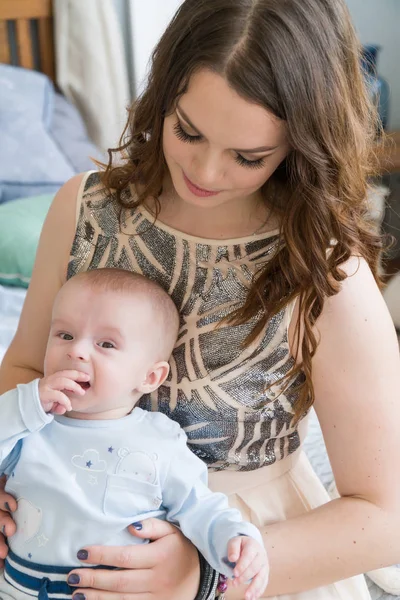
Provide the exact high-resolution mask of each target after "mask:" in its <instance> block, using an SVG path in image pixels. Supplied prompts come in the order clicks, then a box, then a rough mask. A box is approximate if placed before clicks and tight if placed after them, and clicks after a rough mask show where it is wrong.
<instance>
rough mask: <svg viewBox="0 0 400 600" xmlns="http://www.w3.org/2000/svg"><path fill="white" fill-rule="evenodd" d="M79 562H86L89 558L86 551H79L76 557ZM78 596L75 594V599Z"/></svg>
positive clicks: (80, 599)
mask: <svg viewBox="0 0 400 600" xmlns="http://www.w3.org/2000/svg"><path fill="white" fill-rule="evenodd" d="M76 556H77V557H78V559H79V560H86V559H87V557H88V556H89V552H88V551H87V550H79V551H78V553H77V555H76ZM77 595H79V594H75V597H76V596H77ZM77 600H83V598H77Z"/></svg>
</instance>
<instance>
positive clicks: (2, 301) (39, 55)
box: [0, 0, 400, 600]
mask: <svg viewBox="0 0 400 600" xmlns="http://www.w3.org/2000/svg"><path fill="white" fill-rule="evenodd" d="M55 62H56V61H55V55H54V41H53V14H52V3H51V0H1V2H0V63H3V65H6V64H7V65H12V68H13V69H21V71H22V72H23V74H24V76H28V75H29V73H28V72H29V71H32V72H33V71H36V72H38V73H39V72H40V73H42V76H43V77H45V79H43V80H41V85H44V86H45V88H46V94H50V93H53V94H54V97H53V100H54V105H56V104H57V102H59V103H60V102H65V99H62V97H61V96H59V95H57V94H56V92H55V90H54V89H53V91H52V92H51V88H50V87H49V86H50V85H51V86H52V84H51V82H54V81H55ZM1 66H2V65H0V67H1ZM13 73H14V71H13ZM17 74H18V73H17ZM0 84H1V73H0ZM13 85H14V84H13ZM32 85H33V84H32V82H30V86H31V87H30V89H31V88H32ZM40 98H42V96H40ZM65 106H66V105H65V104H64V105H63V110H64V113H67V117H68V116H69V118H70V119H71V118H72V117H71V115H72V113H73V107H70V106H68V110H67V109H66V108H65ZM64 113H63V114H64ZM75 119H76V114H75ZM70 123H71V121H68V119H67V120H66V121H65V120H64V124H63V126H64V129H65V128H67V129H68V128H70ZM1 127H2V120H1V103H0V136H1V134H2V131H1ZM48 131H49V124H48V123H47V132H48ZM54 135H55V134H54V132H53V136H54ZM80 135H81V137H82V136H83V130H82V131H81V132H80ZM57 141H58V144H59V145H61V140H60V138H57ZM84 141H85V144H86V145H85V144H84V145H83V151H82V152H83V155H84V158H85V159H86V160H88V155H89V154H91V156H95V157H99V153H98V152H97V154H96V148H95V147H93V146H92V145H91V144H90V141H89V140H87V139H86V140H84ZM81 142H82V140H81ZM82 143H83V142H82ZM81 150H82V149H81ZM89 150H90V151H91V152H89ZM70 152H71V154H73V155H74V156H73V157H72V158H71V157H70V159H69V163H70V165H72V167H76V168H75V169H73V170H74V171H75V172H78V171H79V170H86V168H87V169H90V168H93V165H92V163H91V162H88V164H87V165H86V164H83V163H82V164H79V165H74V164H73V160H75V161H76V147H75V149H73V150H71V151H70ZM82 152H81V153H82ZM0 154H1V153H0ZM46 166H47V167H48V165H46ZM17 175H18V174H17ZM63 176H64V177H65V179H67V178H69V173H68V170H66V171H65V172H64V173H61V176H60V178H61V180H62V178H63ZM31 177H33V179H35V173H31ZM0 179H1V173H0ZM9 183H10V182H8V184H9ZM40 183H41V184H43V185H42V186H40V185H39V186H38V185H37V181H35V185H34V186H33V191H32V193H31V195H28V196H27V197H25V198H21V185H20V182H18V181H14V185H13V186H12V185H8V188H7V190H6V192H4V191H3V204H4V207H6V208H7V207H8V211H9V213H13V212H14V207H18V210H19V211H23V214H29V218H28V219H25V221H27V222H28V226H30V227H33V222H34V221H35V218H36V217H37V218H36V221H35V222H36V229H37V231H36V232H35V235H34V236H33V241H32V243H31V245H30V246H29V248H25V250H24V251H25V252H26V253H28V254H29V258H30V263H29V265H28V266H27V267H26V266H25V267H26V272H25V274H24V273H22V271H23V266H22V264H19V265H18V267H17V268H15V269H14V270H15V271H16V272H15V273H11V278H10V279H8V280H7V279H4V278H3V279H1V273H0V361H1V360H2V357H3V355H4V353H5V351H6V349H7V347H8V345H9V343H10V342H11V340H12V337H13V335H14V333H15V331H16V328H17V325H18V319H19V315H20V312H21V309H22V305H23V301H24V298H25V294H26V287H27V285H28V284H29V275H30V270H31V268H32V264H33V255H34V248H35V244H36V243H37V238H38V235H39V232H40V227H41V222H42V220H43V219H44V215H45V212H46V210H47V208H48V205H49V199H50V200H51V195H52V194H53V193H54V192H55V190H56V189H57V187H59V185H61V184H62V181H41V182H40ZM53 184H54V185H53ZM52 186H53V187H52ZM28 187H29V186H28ZM38 188H40V191H41V193H42V196H41V197H42V200H41V203H42V204H43V210H42V213H41V212H40V210H39V208H38V207H39V202H38V201H37V193H36V194H34V193H33V192H37V190H38ZM10 190H11V191H10ZM44 192H47V194H45V193H44ZM24 194H26V189H25V187H23V194H22V195H24ZM43 194H44V195H43ZM10 195H11V196H12V197H10ZM44 197H45V198H46V200H43V198H44ZM33 206H35V208H37V211H36V213H32V212H30V211H31V209H32V207H33ZM41 206H42V205H41ZM4 207H3V208H4ZM1 209H2V200H1V196H0V211H1ZM24 211H25V212H24ZM37 213H38V214H37ZM4 214H5V213H4ZM20 214H21V213H20ZM32 214H33V215H34V216H35V218H34V216H32ZM9 218H10V216H9ZM3 221H4V217H3ZM10 222H11V223H12V220H11V221H10ZM19 223H21V218H20V219H19ZM10 227H11V228H12V224H11V225H8V226H7V232H3V238H2V234H1V231H0V271H1V260H2V254H3V258H4V255H5V254H7V255H9V254H10V247H7V248H4V246H3V245H2V242H1V240H2V239H4V238H5V233H8V230H9V229H10ZM20 229H21V226H19V228H18V231H19V233H20V241H19V243H18V244H17V248H16V250H15V251H16V257H15V259H14V260H15V261H17V259H18V254H21V252H22V248H23V245H24V244H26V240H27V239H28V238H30V237H32V236H30V233H31V232H30V231H24V232H23V233H22V235H21V232H20ZM25 267H24V268H25ZM14 276H15V277H14ZM13 277H14V278H13ZM10 283H11V284H12V285H9V284H10ZM305 449H306V452H307V454H308V456H309V458H310V460H311V462H312V464H313V466H314V468H315V470H316V472H317V474H318V476H319V477H320V479H321V481H322V482H323V484H324V485H325V487H326V488H327V489H329V488H330V487H331V486H332V482H333V475H332V471H331V468H330V464H329V460H328V457H327V454H326V450H325V446H324V442H323V438H322V434H321V430H320V427H319V424H318V420H317V418H316V416H315V414H314V413H313V412H312V414H311V418H310V425H309V434H308V436H307V439H306V443H305ZM367 582H368V585H369V587H370V591H371V596H372V600H395V599H397V600H400V595H399V596H392V595H389V594H386V593H384V592H383V591H382V590H381V589H380V588H379V587H378V586H376V585H375V584H373V583H372V581H370V580H369V579H368V578H367ZM399 587H400V586H399Z"/></svg>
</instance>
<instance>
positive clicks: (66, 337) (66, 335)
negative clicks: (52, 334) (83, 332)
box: [58, 333, 74, 342]
mask: <svg viewBox="0 0 400 600" xmlns="http://www.w3.org/2000/svg"><path fill="white" fill-rule="evenodd" d="M58 335H59V337H60V338H61V339H62V340H65V341H67V342H69V341H70V340H73V339H74V338H73V337H72V335H71V334H70V333H59V334H58Z"/></svg>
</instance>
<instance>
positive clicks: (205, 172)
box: [193, 149, 223, 191]
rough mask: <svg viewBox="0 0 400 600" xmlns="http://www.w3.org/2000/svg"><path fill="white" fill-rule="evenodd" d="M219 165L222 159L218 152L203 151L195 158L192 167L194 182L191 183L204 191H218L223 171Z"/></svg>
mask: <svg viewBox="0 0 400 600" xmlns="http://www.w3.org/2000/svg"><path fill="white" fill-rule="evenodd" d="M221 163H222V158H221V155H220V154H219V153H218V152H213V151H211V150H210V149H205V150H204V151H203V152H202V153H201V154H199V155H198V156H197V157H196V161H195V165H194V175H195V177H196V181H194V182H193V183H195V184H196V185H198V186H199V187H202V188H204V189H209V190H213V191H218V190H219V188H220V181H221V177H222V175H221V173H222V171H223V167H222V164H221Z"/></svg>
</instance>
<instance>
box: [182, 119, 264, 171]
mask: <svg viewBox="0 0 400 600" xmlns="http://www.w3.org/2000/svg"><path fill="white" fill-rule="evenodd" d="M174 133H175V135H176V137H177V138H178V139H179V140H181V141H182V142H187V143H189V144H196V143H197V142H201V141H202V139H203V138H202V136H201V135H189V134H188V133H186V131H185V130H184V129H183V128H182V125H181V124H180V122H179V121H177V122H176V124H175V125H174ZM235 161H236V162H237V163H238V164H239V165H240V166H241V167H247V168H248V169H262V168H263V166H264V164H265V161H264V159H263V158H259V159H257V160H247V159H246V158H244V157H243V156H241V154H238V155H237V156H236V157H235Z"/></svg>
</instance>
